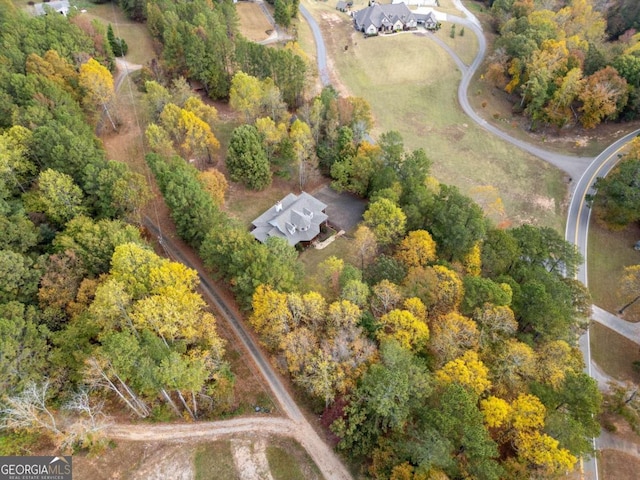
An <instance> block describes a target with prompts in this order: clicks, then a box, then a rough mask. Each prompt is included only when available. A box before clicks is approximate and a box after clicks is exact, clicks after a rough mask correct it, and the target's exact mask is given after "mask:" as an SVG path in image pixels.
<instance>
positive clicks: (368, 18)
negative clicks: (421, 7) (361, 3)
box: [353, 3, 415, 30]
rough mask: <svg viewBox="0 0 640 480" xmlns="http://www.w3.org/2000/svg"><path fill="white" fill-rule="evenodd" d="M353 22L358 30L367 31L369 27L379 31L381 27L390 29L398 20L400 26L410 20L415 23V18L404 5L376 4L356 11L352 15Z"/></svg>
mask: <svg viewBox="0 0 640 480" xmlns="http://www.w3.org/2000/svg"><path fill="white" fill-rule="evenodd" d="M353 18H354V21H355V22H356V25H357V26H358V28H360V29H365V30H366V29H367V27H369V26H370V25H373V26H374V27H376V29H379V28H380V27H382V26H385V27H391V26H393V25H394V24H395V23H396V22H397V21H398V20H400V22H402V24H403V25H404V24H406V23H408V22H410V21H411V20H413V21H415V17H414V16H413V13H411V10H409V7H407V5H406V4H405V3H396V4H391V5H388V4H386V5H378V4H377V3H376V4H374V5H372V6H370V7H367V8H365V9H362V10H358V11H357V12H355V13H354V14H353Z"/></svg>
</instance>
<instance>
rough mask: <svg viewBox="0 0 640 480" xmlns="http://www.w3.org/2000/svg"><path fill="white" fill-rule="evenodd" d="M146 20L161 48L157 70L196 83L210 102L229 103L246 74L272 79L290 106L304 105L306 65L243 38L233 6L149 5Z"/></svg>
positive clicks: (284, 51)
mask: <svg viewBox="0 0 640 480" xmlns="http://www.w3.org/2000/svg"><path fill="white" fill-rule="evenodd" d="M145 15H146V22H147V26H148V28H149V31H150V32H151V35H152V36H153V37H154V38H156V39H157V40H158V41H160V42H161V43H162V47H163V48H162V54H161V56H160V62H159V65H157V66H156V68H157V69H161V70H162V72H163V74H164V75H166V76H168V77H170V78H171V77H179V76H183V77H185V78H189V79H192V80H197V81H198V82H200V83H201V84H202V85H203V86H204V88H205V90H206V91H207V94H208V95H209V96H210V97H211V98H228V96H229V90H230V88H231V79H232V77H233V75H234V74H235V73H236V72H237V71H238V70H241V71H243V72H245V73H248V74H250V75H253V76H256V77H258V78H260V79H263V80H264V79H266V78H271V79H272V80H273V82H274V83H275V85H276V86H277V87H278V88H279V89H280V91H281V92H282V96H283V99H284V101H285V102H287V104H288V105H289V106H291V107H295V106H298V105H299V104H300V103H301V100H302V93H303V89H304V86H305V83H306V77H307V71H308V67H307V64H306V61H305V60H304V59H303V58H302V57H301V56H300V55H299V54H298V53H299V52H297V51H294V50H292V49H291V48H271V47H266V46H264V45H260V44H257V43H253V42H250V41H248V40H246V39H245V38H243V37H242V35H241V34H240V32H239V30H238V16H237V13H236V10H235V6H234V4H233V3H232V2H231V1H230V0H222V1H218V2H213V3H211V2H207V1H204V0H195V1H179V2H175V1H166V0H154V1H152V2H148V3H147V6H146V14H145ZM154 73H155V72H154Z"/></svg>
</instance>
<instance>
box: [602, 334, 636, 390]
mask: <svg viewBox="0 0 640 480" xmlns="http://www.w3.org/2000/svg"><path fill="white" fill-rule="evenodd" d="M591 356H592V358H593V360H594V361H595V362H596V363H597V364H598V366H599V367H600V368H602V370H603V371H604V372H605V373H607V374H609V375H611V376H612V377H613V378H616V379H618V380H622V381H632V382H635V383H640V373H638V372H636V371H635V370H634V369H633V362H634V361H636V360H640V348H639V347H638V344H637V343H635V342H632V341H631V340H628V339H626V338H625V337H623V336H622V335H620V334H618V333H616V332H614V331H613V330H610V329H609V328H607V327H605V326H603V325H600V324H599V323H593V324H592V325H591Z"/></svg>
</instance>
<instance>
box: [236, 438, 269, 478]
mask: <svg viewBox="0 0 640 480" xmlns="http://www.w3.org/2000/svg"><path fill="white" fill-rule="evenodd" d="M231 445H232V449H233V461H234V463H235V465H236V471H237V472H238V473H239V474H240V478H242V479H243V480H273V477H272V476H271V472H270V471H269V462H268V461H267V455H266V443H265V440H264V439H263V438H258V439H257V440H255V441H252V440H250V439H248V438H238V439H234V440H232V441H231Z"/></svg>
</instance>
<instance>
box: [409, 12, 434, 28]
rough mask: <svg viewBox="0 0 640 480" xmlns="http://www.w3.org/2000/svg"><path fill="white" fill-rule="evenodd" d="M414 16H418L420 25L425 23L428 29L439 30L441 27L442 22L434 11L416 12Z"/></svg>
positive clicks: (417, 19)
mask: <svg viewBox="0 0 640 480" xmlns="http://www.w3.org/2000/svg"><path fill="white" fill-rule="evenodd" d="M413 16H414V17H416V22H418V25H424V28H426V29H427V30H438V29H439V28H440V22H439V21H438V19H437V18H436V16H435V14H434V13H433V12H427V13H414V14H413Z"/></svg>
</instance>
